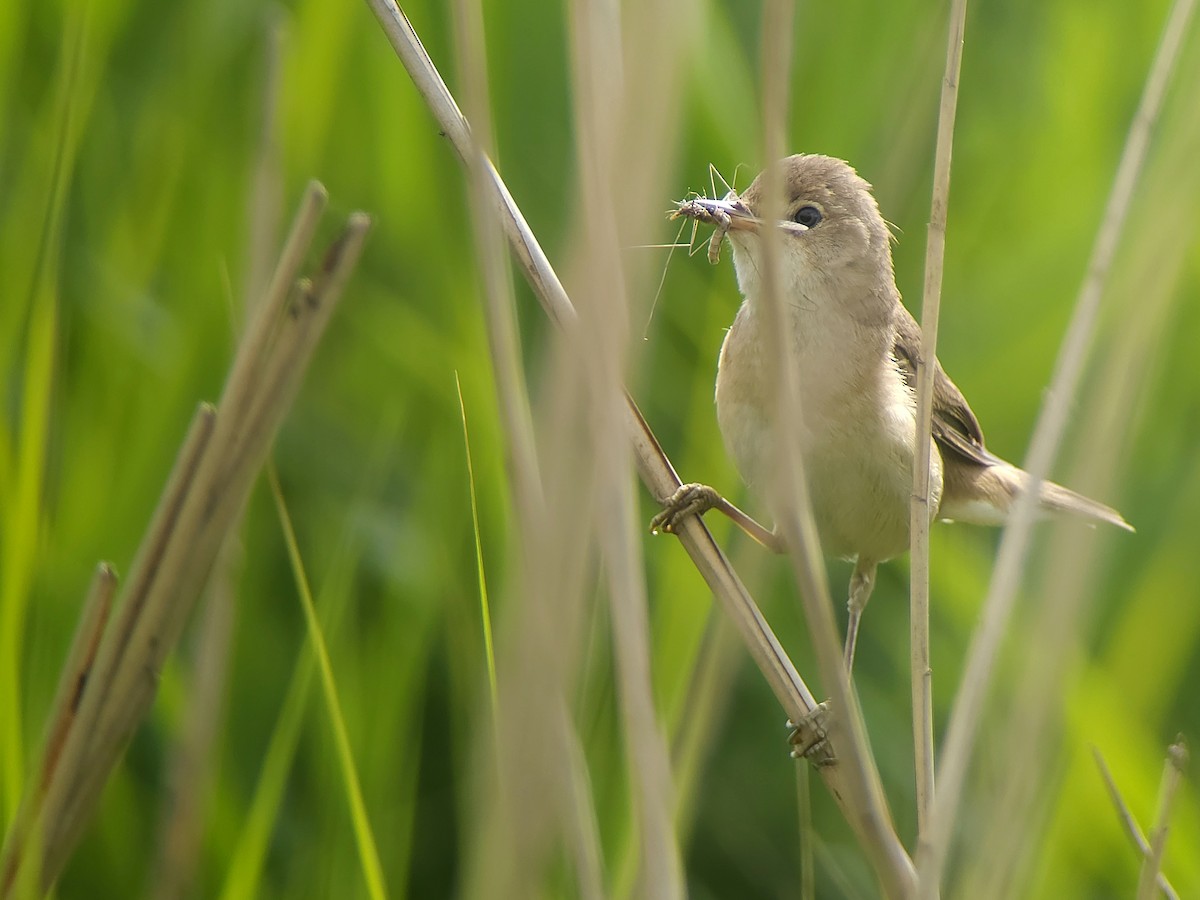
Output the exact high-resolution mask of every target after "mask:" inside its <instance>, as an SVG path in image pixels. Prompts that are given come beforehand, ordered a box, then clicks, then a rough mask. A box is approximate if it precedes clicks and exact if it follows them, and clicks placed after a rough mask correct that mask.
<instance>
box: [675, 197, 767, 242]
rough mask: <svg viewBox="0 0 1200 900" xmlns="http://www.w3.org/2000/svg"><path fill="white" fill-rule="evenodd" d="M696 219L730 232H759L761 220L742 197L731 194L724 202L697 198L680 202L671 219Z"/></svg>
mask: <svg viewBox="0 0 1200 900" xmlns="http://www.w3.org/2000/svg"><path fill="white" fill-rule="evenodd" d="M681 217H683V218H688V219H695V220H696V221H697V222H703V223H704V224H706V225H715V226H717V227H718V228H722V229H725V230H728V231H750V232H755V233H757V232H758V225H759V219H758V217H757V216H755V215H754V213H752V212H751V211H750V207H749V206H747V205H746V204H745V203H744V202H743V201H742V200H741V198H740V197H738V196H737V195H736V194H733V193H730V194H729V195H728V196H726V198H725V199H724V200H710V199H709V198H707V197H696V198H695V199H692V200H680V201H679V203H678V204H677V207H676V208H675V209H674V210H672V212H671V218H672V219H678V218H681Z"/></svg>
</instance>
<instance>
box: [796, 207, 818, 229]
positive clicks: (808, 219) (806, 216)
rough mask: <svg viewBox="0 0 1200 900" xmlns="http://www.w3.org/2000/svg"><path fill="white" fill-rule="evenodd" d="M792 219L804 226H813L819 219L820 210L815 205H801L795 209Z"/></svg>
mask: <svg viewBox="0 0 1200 900" xmlns="http://www.w3.org/2000/svg"><path fill="white" fill-rule="evenodd" d="M792 221H793V222H795V223H796V224H797V225H803V226H804V227H805V228H814V227H816V225H817V224H818V223H819V222H820V221H821V211H820V210H819V209H817V208H816V207H815V206H802V207H800V208H799V209H798V210H796V214H795V215H794V216H792Z"/></svg>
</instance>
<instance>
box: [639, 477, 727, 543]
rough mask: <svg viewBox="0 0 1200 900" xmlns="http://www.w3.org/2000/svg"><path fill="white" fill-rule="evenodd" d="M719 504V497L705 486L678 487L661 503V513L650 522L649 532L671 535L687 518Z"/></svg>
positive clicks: (701, 513)
mask: <svg viewBox="0 0 1200 900" xmlns="http://www.w3.org/2000/svg"><path fill="white" fill-rule="evenodd" d="M720 503H721V495H720V494H718V493H717V492H716V491H715V490H713V489H712V488H710V487H709V486H708V485H707V484H684V485H680V487H679V489H678V490H677V491H675V493H673V494H672V495H671V496H670V497H668V498H667V499H666V500H664V501H663V511H662V512H660V513H659V514H658V515H657V516H655V517H654V518H653V519H651V520H650V532H651V533H652V534H658V533H659V532H662V531H665V532H667V533H668V534H672V533H674V532H675V530H676V529H677V528H678V527H679V523H680V522H682V521H683V520H684V519H686V518H687V517H688V516H699V515H703V514H704V513H706V512H708V511H709V510H710V509H712V508H713V507H714V506H718V505H719V504H720Z"/></svg>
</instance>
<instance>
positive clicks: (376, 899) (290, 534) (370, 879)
mask: <svg viewBox="0 0 1200 900" xmlns="http://www.w3.org/2000/svg"><path fill="white" fill-rule="evenodd" d="M267 479H268V481H269V482H270V485H271V494H272V496H273V497H274V498H275V506H276V509H277V510H278V512H279V524H280V526H281V527H282V528H283V536H284V540H285V542H286V544H287V549H288V558H289V560H290V561H291V564H292V574H293V576H294V577H295V580H296V588H297V590H298V591H299V593H300V602H301V606H302V607H303V609H304V620H305V622H306V624H307V626H308V636H309V640H310V641H311V642H312V648H313V652H314V654H315V656H316V662H317V671H318V673H319V675H320V678H321V689H322V693H324V695H325V703H326V707H327V708H328V711H329V724H330V725H331V726H332V728H333V738H334V743H335V745H336V748H337V757H338V762H339V763H340V765H341V769H342V779H343V782H344V788H345V791H346V799H347V801H348V802H349V804H350V820H351V824H352V825H353V827H354V837H355V839H356V840H357V842H358V853H359V861H360V863H361V865H362V872H363V878H364V879H365V881H366V885H367V892H368V893H369V894H370V896H371V898H372V900H383V898H385V897H387V887H386V885H385V884H384V880H383V867H382V866H381V865H380V862H379V851H378V849H377V848H376V846H375V836H374V834H373V833H372V831H371V823H370V820H369V818H368V817H367V808H366V804H365V803H364V802H363V797H362V786H361V785H360V783H359V778H358V770H357V768H356V767H355V764H354V754H353V752H352V750H351V747H350V738H349V736H348V735H347V733H346V721H345V718H344V717H343V715H342V706H341V702H340V701H339V700H338V695H337V685H336V684H335V683H334V679H333V666H332V664H331V663H330V661H329V650H328V648H327V647H326V645H325V635H324V633H323V632H322V630H321V623H320V621H319V620H318V619H317V610H316V606H315V604H314V603H313V598H312V591H311V590H310V588H309V584H308V575H307V574H306V573H305V571H304V561H303V559H302V558H301V556H300V547H299V544H298V543H297V541H296V532H295V529H293V527H292V519H291V516H290V515H289V514H288V511H287V504H286V503H285V502H284V499H283V492H282V490H281V489H280V487H279V478H278V476H277V474H276V472H275V467H274V465H270V464H269V465H268V466H267Z"/></svg>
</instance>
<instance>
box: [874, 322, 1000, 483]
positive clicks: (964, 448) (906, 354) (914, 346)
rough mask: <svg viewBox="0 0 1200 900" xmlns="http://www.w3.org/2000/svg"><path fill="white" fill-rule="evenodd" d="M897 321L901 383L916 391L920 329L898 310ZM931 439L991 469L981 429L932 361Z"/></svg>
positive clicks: (897, 356)
mask: <svg viewBox="0 0 1200 900" xmlns="http://www.w3.org/2000/svg"><path fill="white" fill-rule="evenodd" d="M897 318H898V321H897V322H896V343H895V347H894V351H893V352H894V353H895V356H896V362H897V363H898V364H899V366H900V371H901V372H902V373H903V375H904V380H905V381H906V382H908V385H909V387H910V388H912V389H913V390H914V391H915V390H916V389H917V360H918V359H919V358H920V353H921V350H920V347H921V328H920V326H919V325H917V322H916V320H915V319H914V318H913V317H912V314H911V313H910V312H909V311H908V310H907V309H905V308H904V307H900V313H899V315H898V317H897ZM932 430H933V439H934V440H935V441H937V443H938V446H939V447H940V448H941V449H942V451H943V453H945V451H947V450H948V451H950V452H952V453H953V454H954V455H955V456H958V457H960V458H962V459H963V461H965V462H971V463H975V464H976V465H980V466H990V465H992V464H994V463H995V462H997V458H996V457H995V456H993V455H992V454H991V453H989V452H988V449H987V447H985V446H984V442H983V429H982V428H980V427H979V420H978V419H976V418H975V413H973V412H971V407H970V406H968V405H967V398H966V397H964V396H963V395H962V391H960V390H959V389H958V387H957V386H955V384H954V382H953V381H951V380H950V376H948V375H947V374H946V371H945V370H944V369H943V368H942V364H941V363H940V362H938V361H937V360H936V359H935V360H934V376H933V429H932Z"/></svg>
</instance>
